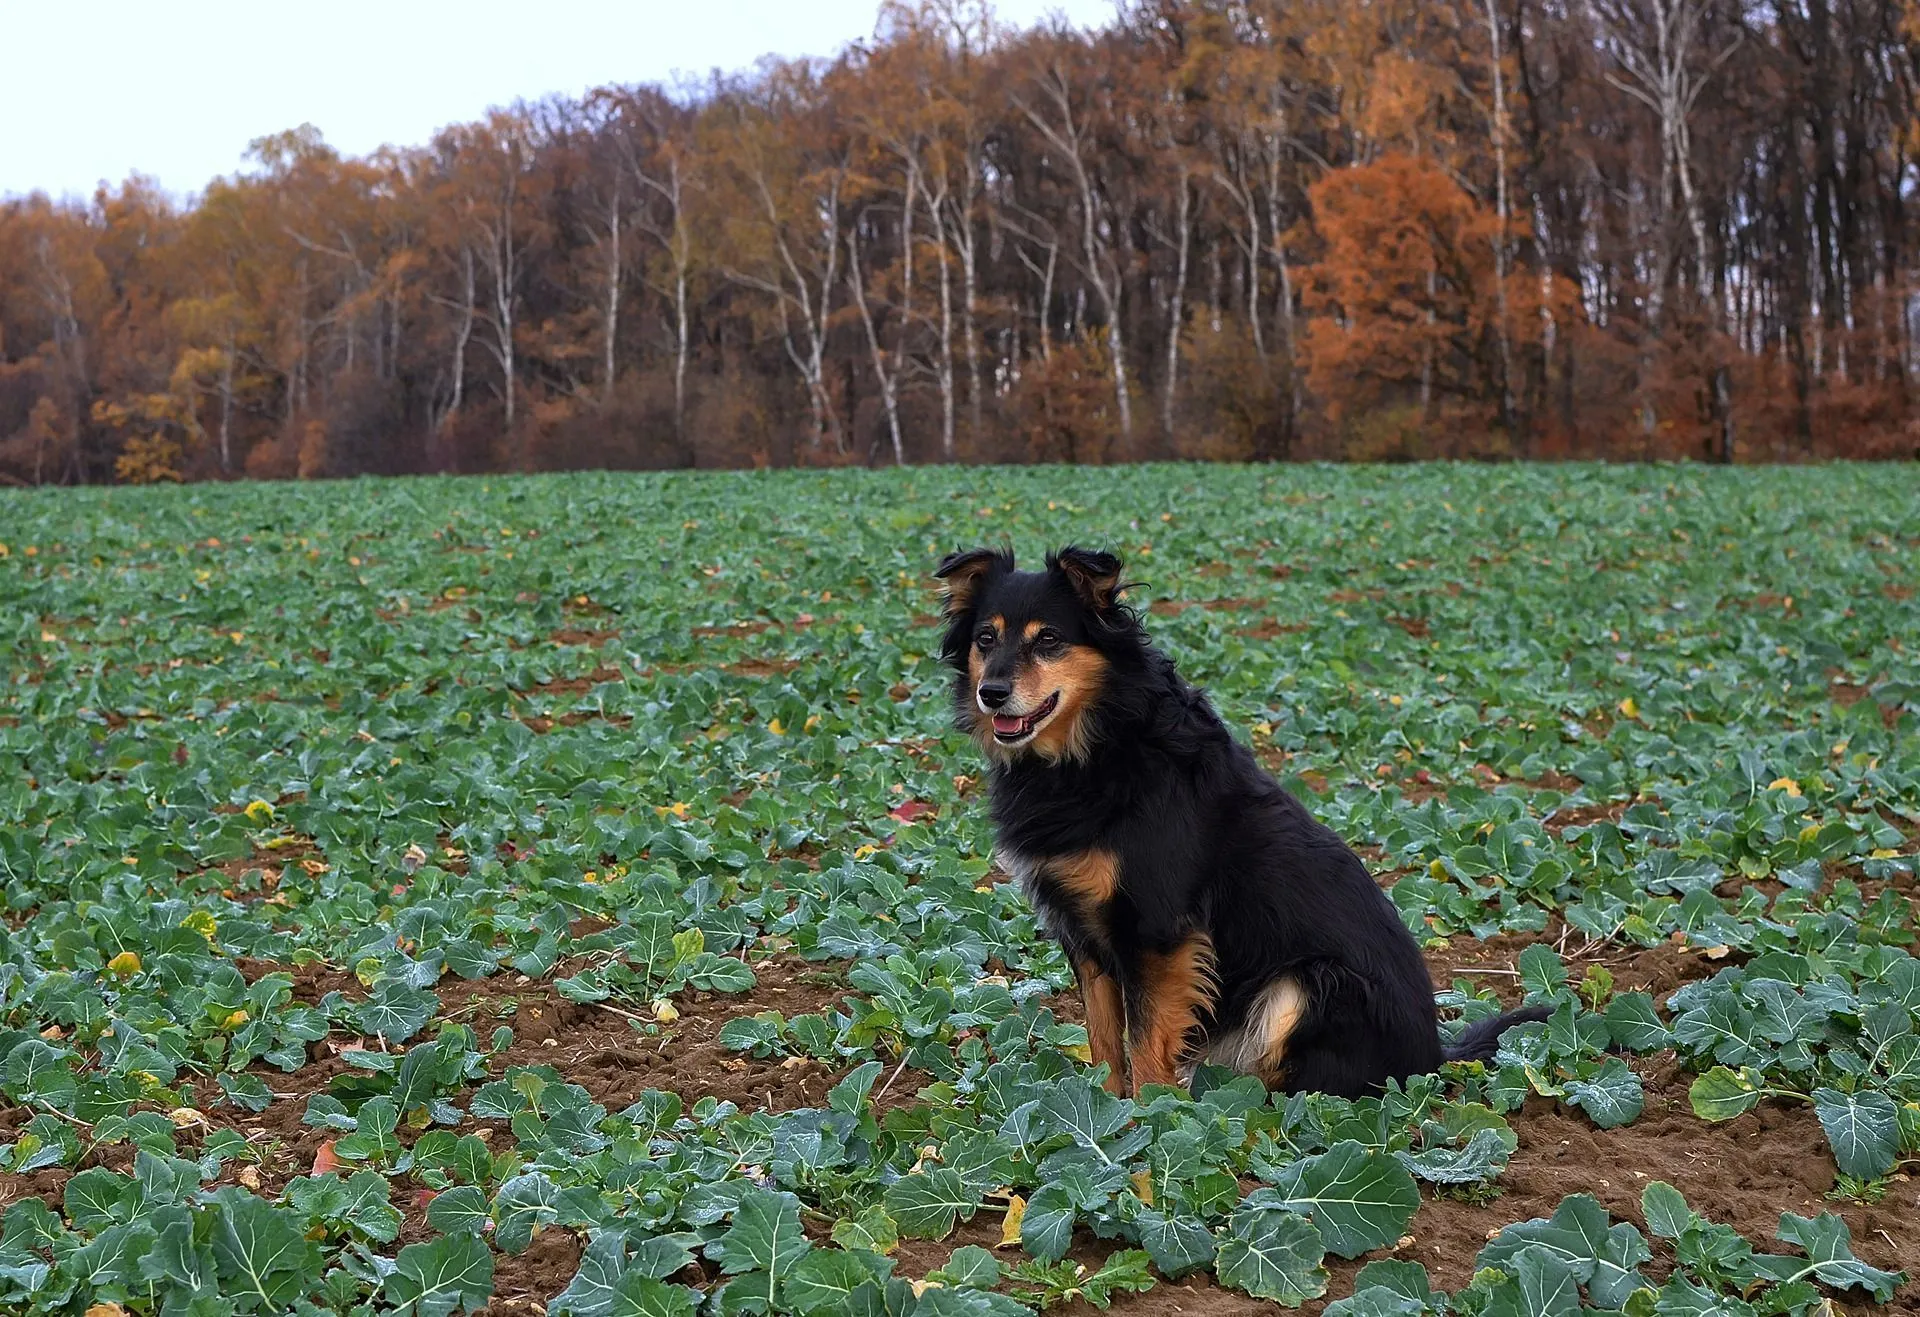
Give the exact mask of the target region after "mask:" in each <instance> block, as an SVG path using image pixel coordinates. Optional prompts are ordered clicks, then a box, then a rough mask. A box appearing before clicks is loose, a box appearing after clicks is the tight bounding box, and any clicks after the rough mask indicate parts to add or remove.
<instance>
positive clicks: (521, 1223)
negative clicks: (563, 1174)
mask: <svg viewBox="0 0 1920 1317" xmlns="http://www.w3.org/2000/svg"><path fill="white" fill-rule="evenodd" d="M559 1203H560V1187H559V1186H558V1185H556V1184H555V1183H554V1182H553V1181H552V1180H550V1179H548V1178H547V1177H546V1176H545V1175H543V1174H541V1173H540V1172H539V1171H532V1172H529V1173H527V1174H525V1175H516V1176H514V1177H513V1178H512V1179H511V1180H508V1181H507V1182H506V1183H505V1184H503V1185H501V1186H500V1192H498V1193H497V1194H495V1195H494V1197H493V1213H492V1215H493V1243H494V1247H496V1248H498V1249H500V1250H501V1251H502V1252H504V1253H524V1252H526V1250H527V1246H528V1245H529V1244H531V1243H532V1242H533V1237H534V1235H535V1234H536V1233H538V1232H539V1230H540V1229H541V1227H543V1226H546V1225H550V1224H551V1223H552V1222H554V1221H555V1220H557V1219H558V1218H559V1215H560V1206H559Z"/></svg>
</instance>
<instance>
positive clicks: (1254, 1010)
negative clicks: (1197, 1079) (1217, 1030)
mask: <svg viewBox="0 0 1920 1317" xmlns="http://www.w3.org/2000/svg"><path fill="white" fill-rule="evenodd" d="M1306 1013H1307V991H1306V989H1305V988H1303V987H1301V986H1300V982H1299V980H1298V979H1294V978H1290V977H1282V978H1277V979H1275V980H1274V981H1273V982H1272V983H1269V984H1268V985H1267V986H1266V987H1265V988H1263V989H1261V992H1260V995H1259V996H1257V997H1255V998H1254V999H1253V1005H1252V1006H1251V1007H1249V1008H1248V1010H1247V1018H1246V1022H1245V1023H1244V1024H1242V1025H1241V1026H1240V1027H1239V1028H1238V1029H1235V1030H1234V1031H1233V1032H1231V1033H1229V1034H1226V1035H1224V1036H1222V1037H1219V1038H1216V1039H1215V1040H1214V1041H1213V1044H1212V1046H1211V1047H1209V1048H1208V1049H1207V1057H1206V1059H1207V1060H1208V1061H1210V1062H1212V1063H1213V1064H1214V1065H1221V1066H1226V1067H1227V1068H1228V1069H1230V1070H1237V1071H1239V1072H1240V1073H1241V1074H1243V1075H1258V1076H1259V1077H1260V1078H1261V1080H1262V1081H1264V1082H1265V1084H1266V1085H1267V1087H1268V1088H1278V1087H1280V1085H1281V1084H1282V1082H1283V1081H1284V1077H1285V1075H1286V1068H1287V1044H1288V1042H1289V1041H1291V1039H1292V1038H1293V1034H1294V1031H1295V1030H1296V1029H1298V1028H1299V1027H1300V1021H1301V1020H1302V1019H1303V1018H1305V1016H1306Z"/></svg>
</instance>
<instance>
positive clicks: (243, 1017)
mask: <svg viewBox="0 0 1920 1317" xmlns="http://www.w3.org/2000/svg"><path fill="white" fill-rule="evenodd" d="M252 1018H253V1017H252V1016H251V1015H249V1014H247V1013H246V1012H245V1011H235V1012H233V1014H231V1015H229V1016H227V1022H226V1024H225V1025H223V1026H222V1027H223V1028H227V1029H238V1028H239V1027H240V1026H241V1025H243V1024H245V1023H246V1022H247V1021H248V1020H251V1019H252Z"/></svg>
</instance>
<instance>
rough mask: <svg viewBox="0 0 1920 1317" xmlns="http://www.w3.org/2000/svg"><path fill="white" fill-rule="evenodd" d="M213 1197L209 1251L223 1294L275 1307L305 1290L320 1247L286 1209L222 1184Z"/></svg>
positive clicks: (315, 1270) (317, 1263)
mask: <svg viewBox="0 0 1920 1317" xmlns="http://www.w3.org/2000/svg"><path fill="white" fill-rule="evenodd" d="M215 1202H216V1203H217V1204H218V1207H219V1215H218V1218H217V1220H216V1222H215V1225H214V1229H213V1239H212V1242H213V1255H214V1258H215V1260H216V1261H217V1262H218V1264H219V1267H220V1277H221V1285H220V1289H221V1292H222V1293H223V1294H226V1295H228V1296H230V1297H233V1298H236V1299H245V1300H246V1301H248V1302H249V1303H252V1302H254V1301H256V1300H257V1301H258V1302H259V1303H261V1304H264V1305H265V1306H266V1307H267V1308H268V1309H270V1310H274V1311H281V1310H284V1309H286V1308H287V1307H289V1306H290V1305H291V1304H292V1303H293V1300H294V1299H295V1298H297V1297H299V1296H301V1295H304V1294H305V1293H307V1292H308V1285H309V1284H310V1283H311V1282H313V1281H316V1280H318V1278H319V1271H320V1250H319V1248H318V1246H316V1245H315V1244H314V1243H313V1242H312V1241H310V1240H308V1239H307V1238H306V1236H305V1235H304V1234H303V1233H302V1232H301V1231H300V1230H299V1229H297V1228H296V1227H295V1225H294V1223H293V1221H292V1220H290V1219H289V1215H290V1214H289V1213H286V1212H284V1211H282V1210H280V1209H279V1208H276V1207H273V1206H272V1205H270V1204H268V1203H267V1202H265V1201H263V1200H262V1199H259V1198H255V1197H254V1196H253V1195H252V1194H249V1193H247V1192H246V1191H244V1190H240V1189H226V1190H222V1191H221V1192H220V1193H219V1194H218V1195H216V1197H215Z"/></svg>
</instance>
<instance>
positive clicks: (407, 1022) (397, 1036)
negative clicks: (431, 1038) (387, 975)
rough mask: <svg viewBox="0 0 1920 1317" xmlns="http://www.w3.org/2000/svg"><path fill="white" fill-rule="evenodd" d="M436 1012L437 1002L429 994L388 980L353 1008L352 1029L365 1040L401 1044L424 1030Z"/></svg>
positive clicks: (438, 1001) (438, 1000)
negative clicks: (367, 1038) (365, 1037)
mask: <svg viewBox="0 0 1920 1317" xmlns="http://www.w3.org/2000/svg"><path fill="white" fill-rule="evenodd" d="M439 1009H440V999H439V998H438V997H436V996H435V995H434V994H432V993H431V992H424V991H422V990H421V989H419V988H414V987H409V986H408V985H406V984H404V983H399V982H393V981H389V982H386V983H382V984H381V985H380V986H379V987H378V988H376V989H374V992H373V995H372V996H370V997H368V998H367V1000H366V1001H364V1002H362V1003H361V1004H360V1005H359V1006H358V1007H356V1008H355V1009H354V1011H353V1014H352V1019H353V1026H354V1028H356V1029H358V1030H359V1031H360V1032H361V1033H363V1034H366V1035H368V1036H369V1037H377V1038H384V1039H385V1040H386V1041H387V1042H389V1043H404V1042H406V1041H407V1039H409V1038H411V1037H413V1036H414V1035H415V1034H417V1033H419V1032H420V1031H421V1030H422V1029H424V1028H426V1027H427V1021H428V1020H431V1019H432V1018H433V1017H434V1014H435V1013H436V1012H438V1011H439Z"/></svg>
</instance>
